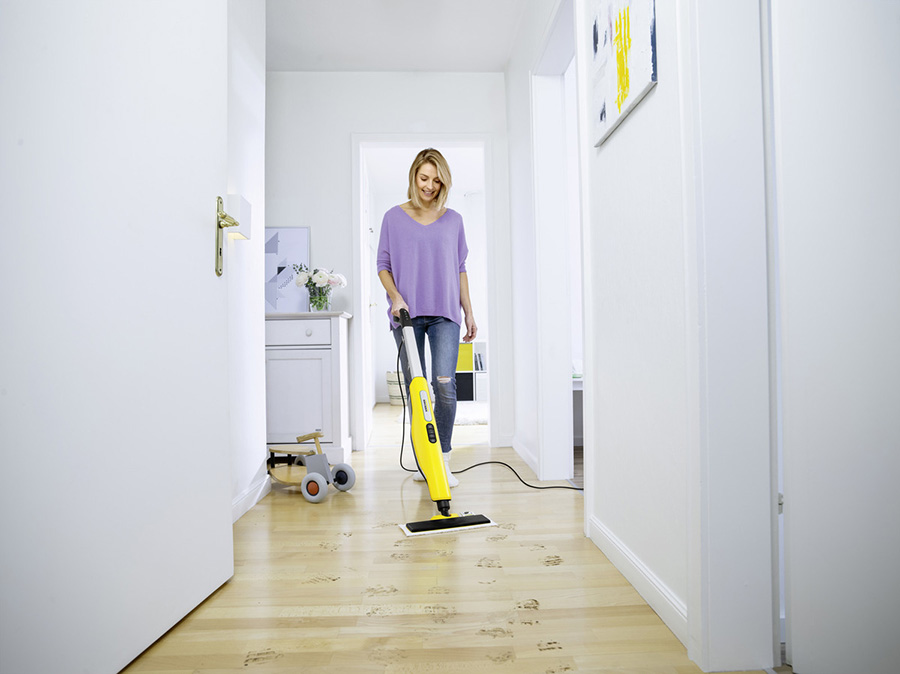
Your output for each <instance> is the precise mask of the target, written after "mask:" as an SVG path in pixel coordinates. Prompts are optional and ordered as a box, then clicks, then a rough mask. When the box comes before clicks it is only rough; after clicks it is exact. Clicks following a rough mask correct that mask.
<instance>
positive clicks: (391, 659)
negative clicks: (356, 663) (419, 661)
mask: <svg viewBox="0 0 900 674" xmlns="http://www.w3.org/2000/svg"><path fill="white" fill-rule="evenodd" d="M407 657H409V656H408V655H407V654H406V653H405V652H403V651H401V650H398V649H396V648H376V649H375V650H374V651H372V652H371V653H370V654H369V659H370V660H374V661H375V662H380V663H381V664H382V665H391V664H394V663H395V662H399V661H400V660H404V659H406V658H407Z"/></svg>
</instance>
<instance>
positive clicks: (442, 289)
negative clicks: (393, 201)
mask: <svg viewBox="0 0 900 674" xmlns="http://www.w3.org/2000/svg"><path fill="white" fill-rule="evenodd" d="M468 254H469V248H468V246H466V232H465V229H464V228H463V220H462V216H461V215H460V214H459V213H457V212H456V211H454V210H451V209H449V208H448V209H447V211H446V212H445V213H444V214H443V215H442V216H441V217H440V218H438V219H437V220H435V221H434V222H433V223H431V224H430V225H421V224H419V223H418V222H416V221H415V220H413V219H412V218H411V217H410V216H409V215H408V214H407V213H406V211H404V210H403V209H402V208H400V206H394V207H393V208H392V209H390V210H389V211H388V212H387V213H385V214H384V220H382V222H381V238H380V240H379V242H378V271H379V272H381V271H382V270H387V271H389V272H391V275H392V276H393V277H394V284H395V285H396V286H397V290H399V291H400V294H401V295H402V296H403V299H404V300H406V303H407V304H408V305H409V315H410V316H412V317H416V316H444V317H445V318H449V319H450V320H451V321H453V322H454V323H456V324H458V325H462V312H461V308H462V307H461V304H460V299H459V275H460V274H461V273H462V272H464V271H465V270H466V256H467V255H468ZM388 320H389V321H390V323H391V327H392V328H395V327H397V326H398V324H397V323H395V322H394V317H393V316H392V315H391V300H390V296H388Z"/></svg>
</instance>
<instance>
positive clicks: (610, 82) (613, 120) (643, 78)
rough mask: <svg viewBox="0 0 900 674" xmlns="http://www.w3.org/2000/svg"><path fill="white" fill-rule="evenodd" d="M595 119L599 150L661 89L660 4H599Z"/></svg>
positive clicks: (593, 5)
mask: <svg viewBox="0 0 900 674" xmlns="http://www.w3.org/2000/svg"><path fill="white" fill-rule="evenodd" d="M589 12H590V14H589V18H590V19H591V40H590V44H591V49H592V53H591V88H592V92H591V117H592V120H591V122H592V126H593V131H594V145H595V147H599V146H600V145H602V144H603V142H604V141H605V140H606V139H607V138H608V137H609V135H610V134H611V133H612V132H613V131H614V130H615V129H616V128H617V127H618V126H619V124H620V123H621V122H622V119H623V118H624V117H625V116H626V115H627V114H628V113H629V112H630V111H631V110H632V109H633V108H634V107H635V105H637V103H638V102H639V101H640V100H641V99H643V98H644V96H646V95H647V93H648V92H649V91H650V90H651V89H652V88H653V87H654V86H655V85H656V82H657V73H656V67H657V63H656V3H655V0H593V1H592V2H590V3H589Z"/></svg>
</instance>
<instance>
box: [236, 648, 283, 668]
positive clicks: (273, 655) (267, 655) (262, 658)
mask: <svg viewBox="0 0 900 674" xmlns="http://www.w3.org/2000/svg"><path fill="white" fill-rule="evenodd" d="M283 657H284V655H282V654H281V653H278V652H276V651H273V650H272V649H271V648H267V649H266V650H264V651H250V652H249V653H247V657H246V658H245V659H244V667H249V666H250V665H261V664H264V663H267V662H275V661H276V660H280V659H281V658H283Z"/></svg>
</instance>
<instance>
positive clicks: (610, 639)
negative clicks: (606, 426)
mask: <svg viewBox="0 0 900 674" xmlns="http://www.w3.org/2000/svg"><path fill="white" fill-rule="evenodd" d="M397 410H398V408H396V407H393V408H392V407H390V406H388V405H379V406H377V407H376V414H375V417H376V424H375V430H374V432H373V444H374V445H375V446H374V448H372V449H370V450H369V451H367V452H360V453H356V454H354V455H353V457H352V464H353V466H354V468H355V470H356V472H357V482H356V485H355V486H354V487H353V489H351V490H350V491H349V492H344V493H340V492H337V491H335V490H334V488H333V487H331V488H329V491H330V494H329V496H328V498H327V499H326V500H325V501H323V502H322V503H319V504H310V503H307V502H306V501H305V500H304V499H303V497H302V496H301V495H300V494H299V493H298V492H295V491H293V489H292V488H289V487H284V486H280V485H276V486H274V487H273V490H272V493H271V494H270V495H269V496H267V497H266V498H265V499H263V501H261V502H260V503H259V504H258V505H257V506H256V507H254V508H253V509H252V510H251V511H250V512H248V513H247V514H246V515H244V517H242V518H241V519H240V520H239V521H238V522H237V523H236V524H235V525H234V542H235V575H234V578H233V579H232V580H231V581H229V582H228V583H226V584H225V585H224V586H223V587H222V588H221V589H219V590H218V591H217V592H216V593H215V594H214V595H213V596H212V597H210V598H209V599H208V600H207V601H206V602H204V603H203V604H202V605H201V606H199V607H198V608H197V609H196V610H194V611H193V612H192V613H191V614H190V615H189V616H187V617H186V618H185V619H184V620H183V621H181V622H180V623H179V624H178V625H177V626H175V627H174V628H173V629H172V630H171V631H170V632H169V633H168V634H166V635H165V636H164V637H163V638H162V639H160V640H159V641H158V642H157V643H156V644H154V645H153V646H152V647H150V648H149V649H148V650H147V651H146V652H145V653H144V654H143V655H141V656H140V657H139V658H138V659H136V660H135V661H134V662H133V663H131V665H129V666H128V667H127V668H126V669H125V670H123V671H124V672H126V673H127V674H138V673H141V674H151V673H155V674H198V673H203V674H230V673H234V672H256V671H258V672H265V673H266V674H287V673H289V672H290V673H294V672H310V673H316V672H379V673H386V674H400V673H401V672H410V673H413V672H415V673H419V672H423V673H425V672H447V673H452V672H465V673H466V674H477V673H479V672H490V673H491V674H502V673H504V672H515V673H516V674H530V673H532V672H533V673H535V674H537V673H540V674H551V673H554V674H555V673H558V672H598V673H604V672H607V673H610V674H611V673H613V672H615V673H616V674H629V673H633V674H637V673H641V674H696V673H698V672H699V671H700V670H699V669H698V668H697V667H696V666H695V665H694V664H693V663H692V662H691V661H690V660H688V658H687V653H686V651H685V648H684V647H683V646H682V645H681V643H680V642H679V641H678V639H676V638H675V636H674V635H673V634H672V633H671V632H670V631H669V629H668V628H666V626H665V625H664V624H663V623H662V621H661V620H660V619H659V617H658V616H657V615H656V614H655V613H654V612H653V611H652V610H651V609H650V607H649V606H648V605H647V604H646V603H645V602H644V601H643V600H642V599H641V597H640V596H639V595H638V593H637V592H636V591H635V590H634V588H633V587H631V585H629V584H628V582H627V581H626V580H625V579H624V577H623V576H622V575H621V574H620V573H619V572H618V571H617V570H616V569H615V568H614V567H613V566H612V565H611V564H610V563H609V562H608V561H607V559H606V558H605V557H604V555H603V554H602V553H601V552H600V550H598V549H597V548H596V546H594V544H593V543H592V542H591V541H590V540H589V539H587V538H585V537H584V535H583V512H582V509H583V497H582V495H581V493H580V492H576V491H570V490H545V491H535V490H531V489H528V488H527V487H525V486H523V485H522V484H521V483H520V482H519V481H518V480H516V479H515V476H513V475H512V473H511V472H510V471H509V470H507V469H506V468H503V467H501V466H485V467H479V468H475V469H473V470H471V471H468V472H465V473H463V474H461V475H459V480H460V486H459V487H457V488H456V489H454V490H453V506H454V511H472V512H478V513H483V514H485V515H487V516H488V517H490V518H491V519H492V520H493V521H495V522H496V523H498V525H499V526H496V527H490V528H484V529H475V530H471V531H463V532H455V533H446V534H438V535H429V536H420V537H413V538H407V537H406V536H405V535H404V534H403V532H402V531H401V530H400V528H399V526H398V525H399V524H400V523H403V522H407V521H413V520H421V519H427V518H429V517H431V515H432V514H434V513H433V511H434V507H433V505H432V503H431V502H430V500H429V499H428V497H427V492H426V490H425V487H424V485H422V484H421V483H417V482H414V481H413V480H412V477H411V475H410V474H409V473H405V472H403V471H402V470H401V469H400V467H399V465H398V445H399V441H400V434H401V425H400V424H399V423H397V422H396V418H397ZM301 430H302V429H301ZM487 438H488V434H487V427H486V426H458V427H457V428H456V430H455V434H454V447H455V449H454V452H453V459H452V463H453V468H454V469H456V468H461V467H464V466H468V465H471V464H473V463H476V462H479V461H485V460H501V461H505V462H507V463H509V464H511V465H513V466H514V467H515V468H516V470H518V471H519V473H520V475H522V477H523V478H524V479H526V480H528V481H530V482H534V475H533V473H532V472H531V471H530V470H529V469H528V468H527V467H526V466H525V464H524V463H523V462H522V461H521V460H519V458H518V457H517V456H516V454H515V452H514V451H513V450H511V449H509V448H495V449H491V448H490V447H489V446H488V440H487ZM405 463H406V465H407V466H412V465H413V459H412V454H411V450H410V448H409V446H408V444H407V448H406V453H405ZM553 484H560V485H565V484H567V483H566V482H559V483H553ZM779 671H790V670H789V669H781V670H779ZM759 674H762V672H760V673H759Z"/></svg>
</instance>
